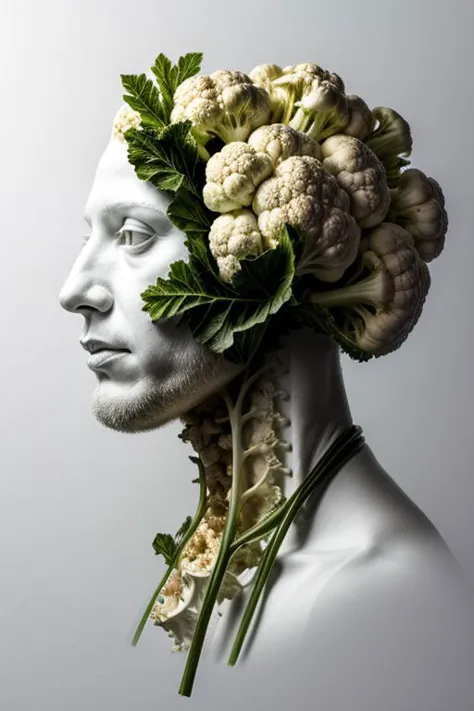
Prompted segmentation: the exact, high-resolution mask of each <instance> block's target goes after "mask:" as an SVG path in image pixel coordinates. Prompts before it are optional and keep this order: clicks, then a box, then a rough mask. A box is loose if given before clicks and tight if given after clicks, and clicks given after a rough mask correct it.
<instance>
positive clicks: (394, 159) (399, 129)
mask: <svg viewBox="0 0 474 711" xmlns="http://www.w3.org/2000/svg"><path fill="white" fill-rule="evenodd" d="M372 114H373V116H374V118H375V119H376V120H377V121H378V122H379V125H378V126H377V128H376V129H375V130H374V131H372V133H371V134H369V136H367V138H366V139H365V143H366V145H367V146H368V147H369V148H370V149H371V150H372V151H373V152H374V153H375V155H376V156H377V158H379V159H380V160H381V161H382V163H383V165H384V168H385V172H386V174H387V183H388V186H389V187H390V188H396V187H397V185H398V181H399V180H400V175H401V169H402V168H404V167H405V166H407V165H409V164H410V161H409V160H407V158H408V157H409V156H410V154H411V149H412V146H413V141H412V137H411V131H410V126H409V124H408V122H407V121H405V119H404V118H403V116H400V114H399V113H397V112H396V111H394V110H393V109H388V108H386V107H384V106H377V107H376V108H375V109H373V110H372Z"/></svg>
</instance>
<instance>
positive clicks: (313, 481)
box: [228, 425, 364, 666]
mask: <svg viewBox="0 0 474 711" xmlns="http://www.w3.org/2000/svg"><path fill="white" fill-rule="evenodd" d="M361 432H362V430H361V428H360V427H358V426H354V425H353V426H352V427H350V428H349V429H348V430H346V431H345V432H343V434H342V435H341V436H340V437H338V439H337V440H336V441H335V442H334V443H333V445H331V447H329V449H328V450H327V452H326V453H325V454H324V455H323V457H322V458H321V460H320V461H319V462H318V463H317V464H316V466H315V467H314V469H313V470H312V471H311V473H310V474H309V475H308V477H307V478H306V479H305V481H304V482H303V484H301V486H300V487H298V489H297V490H296V491H295V492H294V493H293V495H292V496H291V497H290V498H289V499H288V501H287V502H286V504H285V505H284V508H285V511H284V515H283V519H282V521H281V522H280V524H279V526H278V528H276V530H275V531H274V534H273V536H272V538H271V540H270V542H269V544H268V545H267V547H266V549H265V552H264V554H263V556H262V559H261V561H260V564H259V568H258V572H257V575H256V577H255V580H254V585H253V588H252V592H251V595H250V598H249V601H248V603H247V607H246V608H245V611H244V615H243V617H242V620H241V623H240V626H239V629H238V632H237V636H236V638H235V641H234V644H233V647H232V650H231V653H230V656H229V660H228V664H229V665H230V666H234V665H235V663H236V662H237V659H238V657H239V654H240V651H241V649H242V646H243V643H244V640H245V637H246V634H247V631H248V628H249V626H250V623H251V621H252V618H253V615H254V612H255V610H256V607H257V604H258V601H259V599H260V596H261V594H262V592H263V589H264V587H265V585H266V582H267V580H268V577H269V575H270V573H271V570H272V567H273V564H274V562H275V558H276V556H277V554H278V551H279V549H280V546H281V544H282V542H283V539H284V538H285V536H286V533H287V531H288V529H289V527H290V525H291V523H292V522H293V520H294V519H295V517H296V515H297V513H298V511H299V510H300V508H301V507H302V505H303V504H304V502H305V501H306V499H307V498H308V497H309V496H310V495H311V494H312V493H313V492H314V491H321V489H322V488H323V487H324V485H325V484H327V483H328V482H329V481H330V480H331V478H332V477H333V476H335V474H336V473H337V472H338V471H339V469H340V468H341V467H342V466H343V465H344V464H345V463H346V462H347V461H348V460H349V459H350V458H351V457H352V456H353V455H354V454H355V453H356V452H357V451H359V450H360V449H361V447H362V446H363V445H364V437H363V436H362V435H361Z"/></svg>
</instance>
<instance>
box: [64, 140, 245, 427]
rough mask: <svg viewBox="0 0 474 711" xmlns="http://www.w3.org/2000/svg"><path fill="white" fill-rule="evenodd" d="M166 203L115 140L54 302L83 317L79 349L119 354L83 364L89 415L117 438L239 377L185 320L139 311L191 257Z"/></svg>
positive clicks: (162, 421) (104, 157)
mask: <svg viewBox="0 0 474 711" xmlns="http://www.w3.org/2000/svg"><path fill="white" fill-rule="evenodd" d="M170 201H171V197H170V196H169V195H168V194H167V193H165V192H161V191H159V190H157V189H156V188H155V187H154V186H153V185H152V184H151V183H149V182H146V181H143V180H140V179H139V178H137V176H136V174H135V171H134V168H133V166H132V165H131V164H130V163H129V162H128V158H127V146H126V144H125V143H123V142H120V141H118V140H112V141H111V142H110V143H109V145H108V146H107V148H106V150H105V151H104V153H103V155H102V157H101V159H100V161H99V164H98V167H97V171H96V175H95V178H94V182H93V185H92V189H91V191H90V194H89V197H88V200H87V204H86V209H85V219H86V222H87V223H88V225H89V233H88V234H89V236H88V238H86V240H85V242H84V245H83V247H82V250H81V252H80V254H79V256H78V257H77V259H76V261H75V263H74V265H73V267H72V269H71V272H70V274H69V276H68V278H67V280H66V282H65V283H64V285H63V287H62V289H61V292H60V296H59V300H60V303H61V305H62V306H63V307H64V308H65V309H67V310H68V311H71V312H74V313H77V314H82V316H83V317H84V327H83V331H82V334H81V339H80V340H81V342H85V344H84V345H85V347H87V345H88V344H87V341H91V339H92V340H94V339H95V340H96V341H100V342H102V343H95V344H93V343H92V344H91V345H92V346H93V348H94V349H97V348H99V347H100V346H102V345H103V346H104V347H105V346H107V345H108V346H109V348H112V349H125V350H122V351H121V352H119V353H116V354H115V355H114V354H113V353H109V355H110V356H112V357H111V358H109V359H108V360H107V361H106V362H102V363H101V362H99V361H100V360H102V361H103V360H104V357H103V356H104V355H107V354H105V353H104V352H103V353H102V354H100V355H96V356H94V357H92V358H91V359H90V362H89V363H88V365H89V367H90V368H91V369H93V371H94V373H95V374H96V377H97V387H96V388H95V390H94V393H93V398H92V411H93V413H94V415H95V417H96V418H97V419H98V420H99V421H100V422H101V423H102V424H103V425H105V426H106V427H109V428H111V429H114V430H118V431H121V432H140V431H143V430H149V429H153V428H156V427H160V426H161V425H163V424H165V423H167V422H169V421H170V420H172V419H174V418H176V417H177V416H179V415H180V414H182V413H183V412H184V411H186V410H187V409H189V408H190V407H192V406H194V405H196V404H197V403H198V402H200V401H202V400H203V399H204V398H206V397H207V396H208V395H210V394H211V393H212V392H214V391H216V390H218V389H219V388H221V387H222V386H223V385H225V384H226V383H228V382H229V381H230V380H231V379H232V378H234V377H235V375H236V374H237V373H238V371H239V368H238V367H237V366H236V365H235V364H233V363H230V362H229V361H227V360H225V359H224V358H222V357H220V356H216V355H215V354H213V353H212V352H211V351H210V350H209V349H208V348H205V347H203V346H201V345H199V344H198V343H197V341H196V340H195V339H194V338H193V337H192V334H191V332H190V330H189V328H188V327H187V326H186V325H185V324H184V322H182V323H178V321H179V319H171V320H161V321H159V322H157V321H152V320H151V318H150V316H149V314H148V313H147V312H145V311H143V310H142V307H143V306H144V301H143V300H142V298H141V296H140V294H141V293H142V292H143V291H144V290H145V289H146V288H147V287H148V286H149V285H151V284H154V283H155V282H156V278H157V277H166V276H167V274H168V270H169V266H170V264H171V263H172V262H174V261H176V260H178V259H187V254H188V253H187V249H186V247H185V245H184V240H185V236H184V234H183V233H182V232H181V231H180V230H178V229H177V228H176V227H175V226H174V225H173V224H172V223H171V222H170V220H169V219H168V218H167V216H166V209H167V207H168V205H169V203H170ZM130 219H131V220H133V221H134V222H130ZM137 222H138V223H139V224H138V225H137ZM137 226H138V227H141V228H142V229H144V230H145V231H146V233H142V232H140V231H136V228H137ZM122 227H123V228H124V229H125V231H124V232H122V233H121V234H119V235H117V234H116V233H117V231H118V230H119V229H120V228H122ZM128 228H129V229H128Z"/></svg>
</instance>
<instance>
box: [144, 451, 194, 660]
mask: <svg viewBox="0 0 474 711" xmlns="http://www.w3.org/2000/svg"><path fill="white" fill-rule="evenodd" d="M190 459H191V461H193V462H196V463H197V465H198V468H199V503H198V507H197V509H196V513H195V514H194V518H193V520H192V521H191V524H190V526H189V528H188V530H187V531H186V533H185V535H184V536H183V538H182V540H181V542H180V544H179V546H178V548H177V550H176V554H175V556H174V558H173V561H172V563H171V564H170V565H169V566H168V569H167V570H166V572H165V574H164V575H163V577H162V578H161V580H160V582H159V583H158V587H157V588H156V590H155V592H154V593H153V595H152V597H151V600H150V602H149V603H148V605H147V608H146V610H145V612H144V613H143V615H142V617H141V620H140V622H139V623H138V627H137V629H136V631H135V634H134V635H133V639H132V647H136V646H137V644H138V642H139V641H140V637H141V636H142V632H143V630H144V628H145V625H146V623H147V621H148V618H149V617H150V613H151V611H152V609H153V605H154V604H155V602H156V598H157V597H158V595H159V594H160V592H161V590H162V589H163V587H164V586H165V584H166V581H167V580H168V578H169V576H170V575H171V573H172V572H173V570H174V569H175V568H177V567H178V565H179V560H180V558H181V555H182V553H183V551H184V549H185V547H186V545H187V544H188V541H189V540H190V539H191V537H192V536H193V534H194V532H195V530H196V529H197V527H198V526H199V524H200V522H201V519H202V517H203V516H204V512H205V510H206V498H207V496H206V494H207V491H206V477H205V472H204V467H203V465H202V462H201V461H200V460H199V459H195V458H194V457H190Z"/></svg>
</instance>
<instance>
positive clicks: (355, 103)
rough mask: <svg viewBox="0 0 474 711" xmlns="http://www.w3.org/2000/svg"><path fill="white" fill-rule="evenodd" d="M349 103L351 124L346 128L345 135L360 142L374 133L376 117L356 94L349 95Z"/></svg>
mask: <svg viewBox="0 0 474 711" xmlns="http://www.w3.org/2000/svg"><path fill="white" fill-rule="evenodd" d="M347 102H348V107H349V123H348V124H347V126H346V127H345V128H344V133H345V134H346V135H347V136H354V138H358V139H359V141H363V140H364V138H367V136H368V135H369V134H370V133H372V131H373V130H374V127H375V123H376V120H375V116H374V115H373V113H372V111H371V110H370V109H369V107H368V106H367V104H366V103H365V101H364V100H363V99H361V97H360V96H357V95H356V94H348V95H347Z"/></svg>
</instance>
